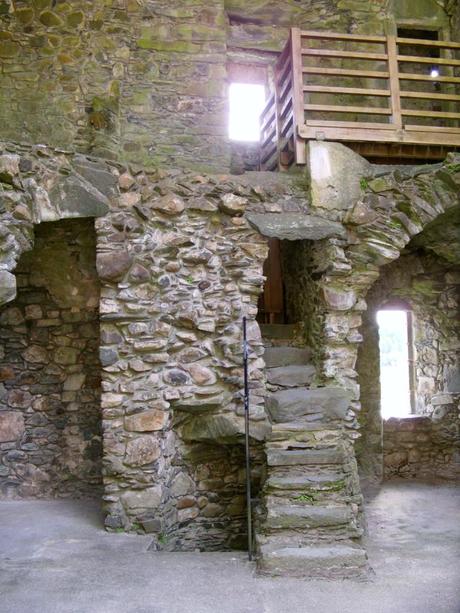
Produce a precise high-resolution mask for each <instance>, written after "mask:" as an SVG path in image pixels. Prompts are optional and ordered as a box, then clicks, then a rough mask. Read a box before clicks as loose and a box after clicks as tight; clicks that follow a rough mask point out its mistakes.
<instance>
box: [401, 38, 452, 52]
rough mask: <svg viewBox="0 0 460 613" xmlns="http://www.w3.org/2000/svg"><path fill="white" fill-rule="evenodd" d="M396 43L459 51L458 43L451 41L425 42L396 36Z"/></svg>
mask: <svg viewBox="0 0 460 613" xmlns="http://www.w3.org/2000/svg"><path fill="white" fill-rule="evenodd" d="M396 42H397V43H398V44H399V45H417V46H423V47H438V48H441V49H460V43H456V42H453V41H451V40H426V39H424V38H401V37H400V36H398V37H397V38H396Z"/></svg>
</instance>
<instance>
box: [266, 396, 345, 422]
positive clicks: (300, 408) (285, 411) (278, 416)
mask: <svg viewBox="0 0 460 613" xmlns="http://www.w3.org/2000/svg"><path fill="white" fill-rule="evenodd" d="M349 403H350V395H349V392H347V390H345V389H342V388H340V387H321V388H317V389H311V390H310V389H307V388H303V387H301V388H297V389H292V390H282V391H279V392H275V393H273V394H271V395H270V396H269V397H268V398H267V400H266V407H267V410H268V412H269V414H270V416H271V418H272V420H273V421H275V422H286V421H294V420H295V419H296V418H299V417H302V416H304V415H309V414H314V413H316V414H320V415H323V416H324V417H326V418H332V419H343V418H344V417H345V415H346V412H347V409H348V406H349Z"/></svg>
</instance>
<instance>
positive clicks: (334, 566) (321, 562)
mask: <svg viewBox="0 0 460 613" xmlns="http://www.w3.org/2000/svg"><path fill="white" fill-rule="evenodd" d="M258 569H259V571H260V572H262V573H265V574H270V575H286V576H289V577H310V578H318V579H319V578H323V579H336V578H351V577H359V576H363V575H364V574H365V572H366V570H367V556H366V553H365V551H364V550H363V549H362V548H361V547H359V546H357V545H353V544H352V543H334V544H324V545H315V546H308V547H273V546H272V545H270V544H268V545H262V546H261V547H260V558H259V560H258Z"/></svg>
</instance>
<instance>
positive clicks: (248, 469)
mask: <svg viewBox="0 0 460 613" xmlns="http://www.w3.org/2000/svg"><path fill="white" fill-rule="evenodd" d="M243 369H244V433H245V448H246V508H247V515H248V558H249V561H251V560H252V501H251V464H250V459H249V382H248V340H247V334H246V317H243Z"/></svg>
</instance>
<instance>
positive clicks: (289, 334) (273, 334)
mask: <svg viewBox="0 0 460 613" xmlns="http://www.w3.org/2000/svg"><path fill="white" fill-rule="evenodd" d="M259 325H260V332H261V334H262V338H272V339H279V340H292V339H293V338H294V336H295V334H296V332H297V331H298V329H299V326H298V324H259Z"/></svg>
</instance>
